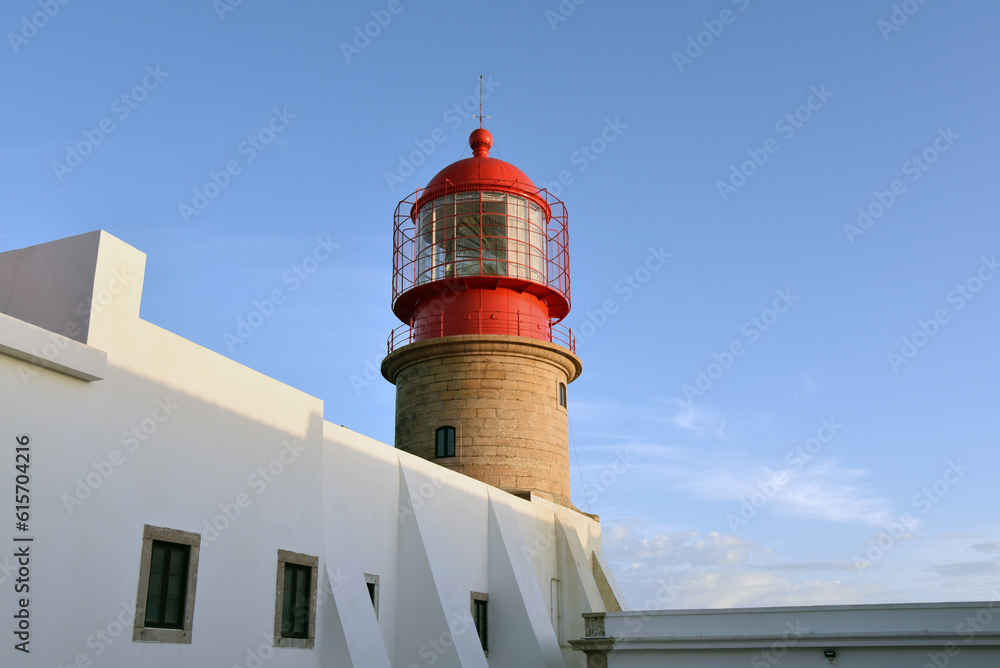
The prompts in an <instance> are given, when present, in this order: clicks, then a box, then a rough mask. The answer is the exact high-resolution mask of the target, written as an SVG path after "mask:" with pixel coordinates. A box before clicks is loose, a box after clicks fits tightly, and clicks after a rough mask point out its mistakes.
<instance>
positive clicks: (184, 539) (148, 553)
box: [132, 524, 201, 645]
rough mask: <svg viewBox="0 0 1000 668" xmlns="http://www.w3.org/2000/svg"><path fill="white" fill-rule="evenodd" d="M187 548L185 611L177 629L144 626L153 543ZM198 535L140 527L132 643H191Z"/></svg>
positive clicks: (199, 545)
mask: <svg viewBox="0 0 1000 668" xmlns="http://www.w3.org/2000/svg"><path fill="white" fill-rule="evenodd" d="M154 542H156V543H160V544H164V543H165V544H168V545H175V546H181V547H187V548H188V551H187V572H186V573H185V575H184V587H183V589H184V611H183V617H182V620H181V625H180V627H178V628H169V627H162V626H147V625H146V603H147V601H148V599H149V584H150V578H149V569H150V565H151V562H152V556H153V543H154ZM200 551H201V535H200V534H196V533H191V532H189V531H181V530H179V529H168V528H165V527H156V526H152V525H149V524H146V525H143V530H142V550H141V554H140V558H139V587H138V591H137V593H136V604H135V620H134V622H133V626H132V642H162V643H177V644H185V645H190V644H191V629H192V627H193V625H194V604H195V593H196V591H197V585H198V558H199V554H200Z"/></svg>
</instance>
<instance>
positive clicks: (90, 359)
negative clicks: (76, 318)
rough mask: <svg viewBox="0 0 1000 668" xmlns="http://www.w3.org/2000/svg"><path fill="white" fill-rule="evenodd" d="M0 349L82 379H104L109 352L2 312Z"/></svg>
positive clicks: (12, 355)
mask: <svg viewBox="0 0 1000 668" xmlns="http://www.w3.org/2000/svg"><path fill="white" fill-rule="evenodd" d="M0 353H3V354H4V355H10V356H11V357H14V358H17V359H21V360H24V361H26V362H30V363H31V364H34V365H37V366H40V367H44V368H46V369H50V370H52V371H58V372H59V373H64V374H66V375H67V376H72V377H73V378H79V379H80V380H86V381H94V380H103V379H104V375H105V371H106V369H107V366H108V354H107V353H106V352H104V351H103V350H98V349H97V348H92V347H90V346H88V345H86V344H83V343H80V342H79V341H74V340H72V339H68V338H66V337H65V336H62V335H60V334H56V333H55V332H50V331H49V330H47V329H43V328H41V327H38V326H36V325H32V324H30V323H27V322H24V321H23V320H18V319H17V318H14V317H11V316H9V315H7V314H5V313H0Z"/></svg>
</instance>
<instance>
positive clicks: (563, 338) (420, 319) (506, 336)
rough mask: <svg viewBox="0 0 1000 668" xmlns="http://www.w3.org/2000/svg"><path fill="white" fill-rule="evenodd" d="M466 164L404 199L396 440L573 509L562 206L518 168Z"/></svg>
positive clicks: (394, 356)
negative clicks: (562, 323) (571, 499)
mask: <svg viewBox="0 0 1000 668" xmlns="http://www.w3.org/2000/svg"><path fill="white" fill-rule="evenodd" d="M492 146H493V137H492V135H491V134H490V133H489V132H488V131H487V130H485V129H484V128H482V127H480V128H478V129H476V130H474V131H473V132H472V134H471V135H470V136H469V147H470V148H471V149H472V157H470V158H466V159H463V160H459V161H458V162H455V163H452V164H451V165H448V166H447V167H445V168H444V169H442V170H441V171H440V172H438V174H437V175H436V176H434V178H432V179H431V181H430V183H428V184H427V186H426V187H425V188H422V189H419V190H417V191H416V192H414V193H413V194H412V195H410V196H409V197H407V198H406V199H404V200H403V201H402V202H400V203H399V206H397V208H396V213H395V218H394V233H393V279H392V281H393V282H392V310H393V313H394V314H395V315H396V316H397V317H398V318H399V319H400V321H401V322H402V323H403V325H402V326H401V327H399V328H397V329H395V330H394V331H393V332H392V333H391V334H390V336H389V342H388V355H387V356H386V358H385V359H384V360H383V362H382V375H383V376H384V377H385V378H386V379H387V380H388V381H389V382H391V383H393V384H395V386H396V430H395V446H396V447H397V448H399V449H401V450H405V451H407V452H410V453H412V454H415V455H417V456H420V457H423V458H425V459H428V460H431V461H434V462H436V463H437V464H440V465H441V466H445V467H447V468H450V469H452V470H455V471H458V472H460V473H463V474H465V475H468V476H470V477H472V478H475V479H477V480H480V481H482V482H485V483H488V484H490V485H493V486H495V487H499V488H501V489H504V490H506V491H509V492H512V493H514V494H518V495H520V496H523V497H526V498H530V497H531V495H536V496H540V497H543V498H546V499H548V500H550V501H554V502H555V503H558V504H560V505H563V506H567V507H572V506H571V504H570V485H569V436H568V435H569V428H568V427H569V413H568V396H567V386H568V385H569V383H571V382H572V381H573V380H575V379H576V378H577V377H578V376H579V375H580V372H581V370H582V364H581V362H580V359H579V358H578V357H577V356H576V354H575V344H574V341H573V335H572V332H571V331H570V330H568V329H566V328H564V327H562V326H561V325H560V324H559V323H560V321H561V320H563V319H564V318H565V317H566V315H567V314H568V313H569V310H570V274H569V248H568V241H569V230H568V227H567V225H568V218H567V214H566V207H565V206H564V205H563V203H562V202H560V201H559V200H558V199H557V198H556V197H554V196H553V195H552V194H550V193H549V192H547V191H546V190H544V189H541V188H538V187H536V186H535V185H534V184H533V183H532V182H531V179H529V178H528V177H527V176H526V175H525V174H524V172H522V171H521V170H520V169H518V168H517V167H515V166H514V165H512V164H510V163H508V162H504V161H503V160H499V159H497V158H493V157H490V149H491V148H492Z"/></svg>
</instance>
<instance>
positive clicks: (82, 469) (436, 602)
mask: <svg viewBox="0 0 1000 668" xmlns="http://www.w3.org/2000/svg"><path fill="white" fill-rule="evenodd" d="M30 250H31V252H30V253H28V252H24V251H13V252H10V253H4V254H0V277H3V281H2V282H0V313H4V314H6V315H7V316H10V317H7V318H4V319H0V406H2V409H0V439H2V440H3V442H4V447H3V448H0V453H2V454H0V457H2V458H3V460H5V461H4V463H2V465H0V516H5V517H8V518H10V517H11V516H12V515H13V508H12V505H13V502H12V499H13V497H14V485H13V483H14V461H13V457H12V456H11V455H10V453H11V450H12V446H13V439H14V438H15V437H16V436H17V435H20V434H25V433H26V434H29V435H30V437H31V448H32V461H31V468H30V471H31V481H32V482H31V490H32V499H31V516H32V517H31V520H30V527H31V531H30V532H29V533H30V535H33V536H35V539H36V540H35V542H34V543H33V544H32V561H31V578H32V581H31V591H30V601H31V602H30V609H31V611H32V627H31V632H32V635H31V645H30V647H31V654H30V655H27V656H26V655H23V654H22V653H20V652H16V651H15V650H14V649H13V642H12V641H11V640H10V636H9V635H7V632H5V633H4V635H3V637H6V638H7V640H6V641H4V642H3V643H2V644H0V665H3V666H14V665H27V666H68V665H74V664H75V665H81V666H84V665H93V666H100V665H107V666H120V665H131V666H140V665H141V666H151V667H155V666H178V665H185V666H210V665H212V666H268V667H270V666H320V665H354V666H359V667H362V666H363V667H364V668H372V667H378V666H390V665H391V666H399V667H400V668H409V667H410V666H412V665H417V666H424V665H435V666H447V665H455V666H459V665H460V666H486V665H490V666H493V667H494V668H499V667H500V666H515V665H516V666H518V668H523V666H527V665H551V664H552V661H553V660H554V657H556V656H562V658H563V659H564V661H565V665H574V666H576V665H579V662H580V659H581V658H582V655H581V654H579V653H573V652H571V651H570V650H568V649H563V650H562V651H561V654H560V650H559V648H558V644H557V642H556V640H555V630H554V629H552V628H551V625H549V627H546V626H545V625H544V624H541V622H543V621H546V620H548V612H547V611H548V609H549V606H550V604H551V601H550V600H549V596H550V588H549V582H550V580H551V578H553V577H557V578H559V579H560V580H562V581H563V582H564V583H567V584H566V585H565V586H564V589H563V595H564V601H563V607H564V615H565V619H567V620H570V621H569V622H568V623H569V625H570V626H573V625H579V620H580V614H581V613H582V612H589V611H591V610H600V609H603V603H602V602H601V601H600V599H599V598H598V599H596V600H595V599H594V597H593V591H596V589H595V587H596V585H595V584H594V582H593V578H592V577H591V576H590V570H589V562H588V559H589V557H590V553H591V552H592V551H593V550H594V549H595V548H596V549H599V535H600V534H599V525H598V524H597V523H596V522H595V521H594V520H592V519H590V518H588V517H585V516H583V515H580V514H579V513H575V512H572V511H568V510H565V509H560V508H558V507H556V506H553V505H552V504H546V503H544V502H541V503H531V502H528V501H525V500H522V499H518V498H516V497H513V496H510V495H508V494H506V493H503V492H500V491H499V490H496V489H493V488H489V487H488V486H487V485H484V484H482V483H479V482H477V481H474V480H471V479H469V478H466V477H464V476H461V475H459V474H456V473H453V472H451V471H448V470H446V469H443V468H441V467H438V466H436V465H434V464H432V463H430V462H426V461H423V460H421V459H418V458H415V457H413V456H411V455H408V454H406V453H401V452H397V451H396V450H394V449H393V448H392V447H390V446H387V445H385V444H381V443H377V442H375V441H372V440H371V439H368V438H366V437H364V436H361V435H359V434H355V433H353V432H350V431H349V430H346V429H344V428H342V427H338V426H336V425H333V424H331V423H328V422H324V420H323V404H322V402H321V401H320V400H319V399H317V398H315V397H311V396H309V395H306V394H304V393H302V392H300V391H298V390H296V389H294V388H291V387H289V386H287V385H284V384H282V383H279V382H277V381H275V380H273V379H271V378H268V377H265V376H263V375H261V374H259V373H257V372H255V371H253V370H251V369H248V368H246V367H244V366H242V365H240V364H237V363H235V362H233V361H232V360H229V359H226V358H225V357H223V356H221V355H218V354H216V353H214V352H211V351H209V350H206V349H203V348H201V347H199V346H197V345H195V344H193V343H191V342H189V341H186V340H184V339H182V338H180V337H178V336H176V335H174V334H172V333H170V332H168V331H166V330H164V329H161V328H159V327H156V326H155V325H152V324H150V323H147V322H145V321H143V320H141V319H140V318H139V317H138V314H139V301H140V298H141V289H142V282H143V268H144V263H145V256H144V255H143V254H142V253H140V252H139V251H137V250H135V249H134V248H131V247H129V246H128V245H126V244H124V243H123V242H121V241H119V240H118V239H115V238H114V237H112V236H110V235H108V234H107V233H104V232H97V233H91V234H89V235H82V236H81V237H74V238H71V239H67V240H62V241H57V242H53V243H51V244H44V245H42V246H40V247H35V248H34V249H30ZM54 266H58V267H59V268H60V269H59V270H58V271H51V268H52V267H54ZM88 277H89V278H88ZM88 281H89V283H88ZM25 294H27V295H28V296H29V297H30V299H29V298H27V297H25ZM100 295H103V296H100ZM95 303H96V304H97V306H93V304H95ZM81 305H83V306H81ZM80 311H82V312H83V313H84V315H83V316H80V315H79V312H80ZM26 318H27V319H28V320H30V322H31V323H33V325H29V324H28V323H27V322H26V321H25V319H26ZM74 319H76V320H75V321H77V322H79V324H80V327H81V330H82V332H83V334H81V335H80V336H79V337H77V338H78V340H77V341H75V342H74V345H72V346H71V345H65V346H61V345H59V342H60V339H59V338H58V337H55V338H51V337H48V338H50V339H51V341H52V342H53V344H52V348H51V351H53V352H52V354H49V355H46V354H45V351H43V350H32V349H31V348H32V346H33V345H35V343H33V342H37V341H38V336H40V335H42V334H44V333H45V332H44V330H39V329H38V326H42V327H45V326H47V327H64V326H65V323H66V322H69V321H72V320H74ZM46 336H47V334H46ZM32 337H34V338H32ZM83 342H85V343H83ZM67 351H68V352H67ZM103 355H106V363H105V364H104V365H103V366H102V364H101V362H102V360H103V357H102V356H103ZM32 359H33V360H35V362H37V363H33V362H32V361H30V360H32ZM42 363H44V364H47V365H48V366H49V367H50V368H45V367H44V366H42ZM57 367H58V368H57ZM82 367H86V368H85V369H83V368H82ZM81 375H82V376H83V377H89V378H100V379H99V380H91V381H89V382H88V381H87V380H82V379H81V378H80V377H74V376H81ZM133 432H134V433H135V434H138V436H136V435H134V434H133ZM283 459H284V461H282V460H283ZM112 462H118V464H117V465H115V464H113V463H112ZM268 467H270V468H271V470H272V473H271V474H267V475H266V476H265V475H262V474H261V473H260V472H259V471H260V470H265V471H266V470H267V469H268ZM88 476H90V481H91V484H88V483H87V479H88ZM77 494H78V495H79V497H80V498H76V496H75V495H77ZM241 502H242V506H243V507H241ZM491 503H493V504H494V507H493V508H492V509H491ZM227 513H228V515H229V517H227ZM557 516H558V517H560V518H562V519H561V520H560V519H557ZM491 518H492V519H491ZM498 518H499V519H498ZM213 522H215V523H216V527H213V526H212V523H213ZM144 524H151V525H155V526H161V527H168V528H173V529H180V530H184V531H190V532H195V533H199V534H201V538H202V544H201V556H200V564H199V569H198V585H197V592H196V605H195V612H194V626H193V633H192V636H193V640H192V643H191V644H190V645H175V644H153V643H135V642H132V640H131V624H132V618H133V615H132V612H131V610H132V606H134V604H135V600H136V594H137V585H138V577H139V561H140V548H141V542H142V533H143V525H144ZM12 525H13V521H11V520H10V519H9V520H8V522H4V523H3V524H2V525H0V526H4V527H6V528H4V529H0V546H2V547H0V610H4V611H12V610H13V609H14V606H15V600H14V599H15V596H14V591H13V577H14V576H12V572H11V570H10V569H11V566H13V565H14V564H13V562H12V560H11V559H10V555H11V554H12V553H13V547H12V545H13V543H12V542H11V538H12V537H13V535H14V533H15V531H14V529H13V526H12ZM558 527H562V529H558ZM560 531H561V532H562V533H560ZM545 536H557V537H558V538H557V539H555V540H548V539H542V540H540V537H545ZM526 546H530V547H531V550H530V551H528V550H525V547H526ZM571 546H572V547H571ZM278 549H284V550H290V551H294V552H301V553H305V554H310V555H316V556H318V557H319V558H320V574H321V579H322V583H321V587H320V594H319V597H318V598H319V610H318V613H317V631H316V646H315V649H312V650H304V649H277V650H276V649H274V648H273V647H272V646H271V636H272V634H273V624H274V603H275V602H274V595H275V592H274V586H275V576H276V569H277V550H278ZM574 553H575V554H576V557H577V558H576V559H573V558H572V555H573V554H574ZM566 555H570V556H569V557H567V556H566ZM583 562H587V563H586V564H584V563H583ZM577 568H579V569H580V572H576V573H569V572H566V569H577ZM366 572H367V573H375V574H378V575H379V576H380V578H381V582H380V610H379V617H378V619H377V620H376V619H375V616H374V612H373V611H372V609H371V605H370V602H369V600H368V593H367V589H366V588H365V583H364V577H363V573H366ZM588 578H589V579H588ZM498 583H499V584H498ZM501 585H503V586H507V585H509V586H511V587H514V588H515V589H517V592H518V593H517V595H516V596H511V595H510V592H509V591H505V592H503V593H500V592H496V593H495V598H493V597H491V610H490V614H491V618H492V619H494V620H499V621H498V624H497V627H496V633H494V634H492V637H491V643H493V644H494V647H496V648H497V651H495V652H493V653H491V655H490V659H489V660H488V661H487V659H486V658H485V657H484V656H483V653H482V650H481V649H480V648H479V642H478V638H477V637H476V635H475V632H474V631H471V630H470V631H468V632H463V633H458V634H456V637H455V638H454V639H452V638H451V637H450V636H449V635H448V622H449V621H453V622H454V620H458V619H462V618H464V617H468V616H469V606H470V598H469V594H470V592H471V591H482V592H487V593H490V589H491V587H498V586H501ZM508 612H509V614H510V615H511V616H510V618H509V619H508V618H506V617H504V615H505V614H507V613H508ZM4 615H5V618H7V619H8V620H10V617H9V615H7V613H4ZM119 617H120V618H121V621H119ZM507 622H511V623H509V624H508V623H507ZM514 622H516V623H514ZM8 626H11V623H10V621H8ZM459 628H460V627H459ZM504 629H509V630H507V631H505V630H504ZM525 629H529V630H530V631H531V634H532V637H525V636H524V630H525ZM99 632H101V633H105V634H110V635H113V636H114V638H110V636H107V637H108V639H109V640H111V642H107V641H106V640H102V639H101V638H100V636H99ZM573 633H576V630H575V627H574V630H573ZM442 634H445V636H444V637H445V639H446V641H447V642H446V644H447V645H448V646H447V647H445V649H444V651H441V652H438V651H437V650H436V649H434V648H433V647H432V646H431V644H430V643H431V641H433V640H440V639H441V638H442ZM501 648H502V650H501ZM538 657H544V659H542V661H544V662H545V663H544V664H539V663H538Z"/></svg>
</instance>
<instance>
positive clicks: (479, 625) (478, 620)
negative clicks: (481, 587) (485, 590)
mask: <svg viewBox="0 0 1000 668" xmlns="http://www.w3.org/2000/svg"><path fill="white" fill-rule="evenodd" d="M472 621H473V623H475V625H476V633H478V634H479V642H480V643H481V644H482V646H483V652H485V653H486V655H487V656H489V650H490V636H489V595H487V594H481V593H479V592H472Z"/></svg>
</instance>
